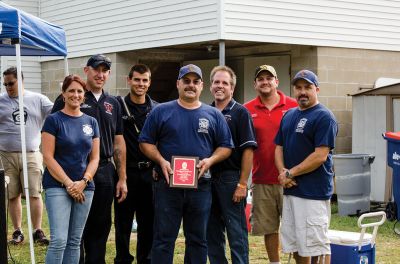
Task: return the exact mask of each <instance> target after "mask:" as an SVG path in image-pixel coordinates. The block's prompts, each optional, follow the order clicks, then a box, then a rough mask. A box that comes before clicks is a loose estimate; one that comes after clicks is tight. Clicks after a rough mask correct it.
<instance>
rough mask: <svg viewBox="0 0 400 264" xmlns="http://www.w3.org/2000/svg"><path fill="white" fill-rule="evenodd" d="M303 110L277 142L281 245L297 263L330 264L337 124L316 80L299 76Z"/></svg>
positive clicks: (293, 113) (285, 122)
mask: <svg viewBox="0 0 400 264" xmlns="http://www.w3.org/2000/svg"><path fill="white" fill-rule="evenodd" d="M292 84H293V91H294V97H295V98H296V100H297V102H298V104H299V106H298V108H292V109H290V110H289V111H288V112H287V113H286V114H285V116H284V117H283V119H282V122H281V125H280V128H279V131H278V134H277V135H276V138H275V143H276V145H277V146H276V149H275V164H276V167H277V169H278V171H279V173H280V174H279V176H278V179H279V182H280V183H281V184H282V185H283V187H284V197H283V210H282V226H281V241H282V250H283V252H285V253H294V258H295V260H296V263H297V264H303V263H307V264H308V263H310V258H311V257H313V258H312V259H313V262H312V263H325V264H329V263H330V244H329V239H328V236H327V233H328V226H329V218H330V213H331V212H330V198H331V196H332V193H333V171H332V165H333V164H332V150H333V148H334V147H335V138H336V135H337V132H338V125H337V122H336V119H335V117H334V115H333V114H332V112H331V111H330V110H329V109H327V108H326V107H325V106H323V105H321V104H320V103H319V102H318V97H317V94H318V92H319V89H320V88H319V84H318V78H317V76H316V75H315V74H314V73H313V72H311V71H309V70H301V71H300V72H298V73H297V74H296V75H295V77H294V79H293V81H292Z"/></svg>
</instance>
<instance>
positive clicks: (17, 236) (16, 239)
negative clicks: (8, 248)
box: [8, 229, 24, 245]
mask: <svg viewBox="0 0 400 264" xmlns="http://www.w3.org/2000/svg"><path fill="white" fill-rule="evenodd" d="M23 241H24V234H22V231H21V230H19V229H17V230H15V231H14V233H13V234H12V239H11V240H9V241H8V244H10V245H19V244H21V243H22V242H23Z"/></svg>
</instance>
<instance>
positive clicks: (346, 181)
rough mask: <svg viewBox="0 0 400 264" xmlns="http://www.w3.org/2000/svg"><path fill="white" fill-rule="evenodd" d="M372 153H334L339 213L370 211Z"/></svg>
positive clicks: (350, 213) (373, 157) (352, 213)
mask: <svg viewBox="0 0 400 264" xmlns="http://www.w3.org/2000/svg"><path fill="white" fill-rule="evenodd" d="M374 159H375V156H373V155H370V154H338V155H333V161H334V163H333V166H334V170H335V181H336V194H337V200H338V207H339V215H341V216H344V215H355V214H357V215H359V214H361V213H364V212H369V211H370V194H371V163H372V162H374Z"/></svg>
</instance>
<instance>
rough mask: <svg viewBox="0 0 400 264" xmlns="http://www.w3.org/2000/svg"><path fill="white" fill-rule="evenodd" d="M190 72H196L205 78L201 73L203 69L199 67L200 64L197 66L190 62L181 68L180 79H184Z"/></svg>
mask: <svg viewBox="0 0 400 264" xmlns="http://www.w3.org/2000/svg"><path fill="white" fill-rule="evenodd" d="M188 73H195V74H197V75H198V76H199V77H200V79H203V75H202V73H201V69H200V68H199V66H196V65H194V64H188V65H186V66H183V67H182V68H180V70H179V75H178V80H180V79H182V78H183V77H184V76H185V75H186V74H188Z"/></svg>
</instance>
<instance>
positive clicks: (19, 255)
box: [8, 204, 400, 264]
mask: <svg viewBox="0 0 400 264" xmlns="http://www.w3.org/2000/svg"><path fill="white" fill-rule="evenodd" d="M25 210H26V209H25V207H24V212H23V214H24V217H25V218H26V211H25ZM330 228H331V229H336V230H344V231H356V232H357V231H359V230H358V227H357V217H341V216H339V215H338V214H337V206H336V204H333V205H332V219H331V226H330ZM43 229H44V231H45V233H46V234H47V236H49V235H50V234H49V228H48V224H47V215H44V217H43ZM23 230H24V232H25V236H26V240H25V243H24V244H23V245H21V246H10V254H11V256H12V258H13V260H14V262H12V261H11V260H9V261H8V263H19V264H25V263H31V262H30V253H29V242H28V238H27V232H28V231H27V230H28V227H27V224H26V220H25V222H24V223H23ZM8 232H9V237H10V236H11V233H12V225H11V223H10V220H9V221H8ZM131 241H132V243H131V248H132V250H131V252H135V251H134V250H135V241H136V234H135V233H133V234H132V237H131ZM184 245H185V240H184V237H183V235H179V238H178V240H177V242H176V247H175V257H174V263H177V264H179V263H183V255H184ZM249 248H250V263H251V264H261V263H263V264H264V263H269V262H268V259H267V257H266V252H265V248H264V241H263V238H262V237H255V236H249ZM34 249H35V260H36V263H44V259H45V255H46V248H45V247H41V246H35V248H34ZM114 256H115V246H114V230H113V229H112V231H111V234H110V237H109V240H108V245H107V259H106V262H107V263H113V258H114ZM287 258H288V256H287V255H284V256H282V263H287ZM135 263H136V262H135ZM291 263H294V261H293V260H292V261H291ZM376 263H377V264H378V263H379V264H389V263H390V264H398V263H400V236H398V235H396V234H394V232H393V223H392V222H388V221H386V223H385V224H383V226H381V227H380V228H379V231H378V236H377V246H376ZM160 264H162V263H160ZM343 264H346V263H343Z"/></svg>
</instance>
